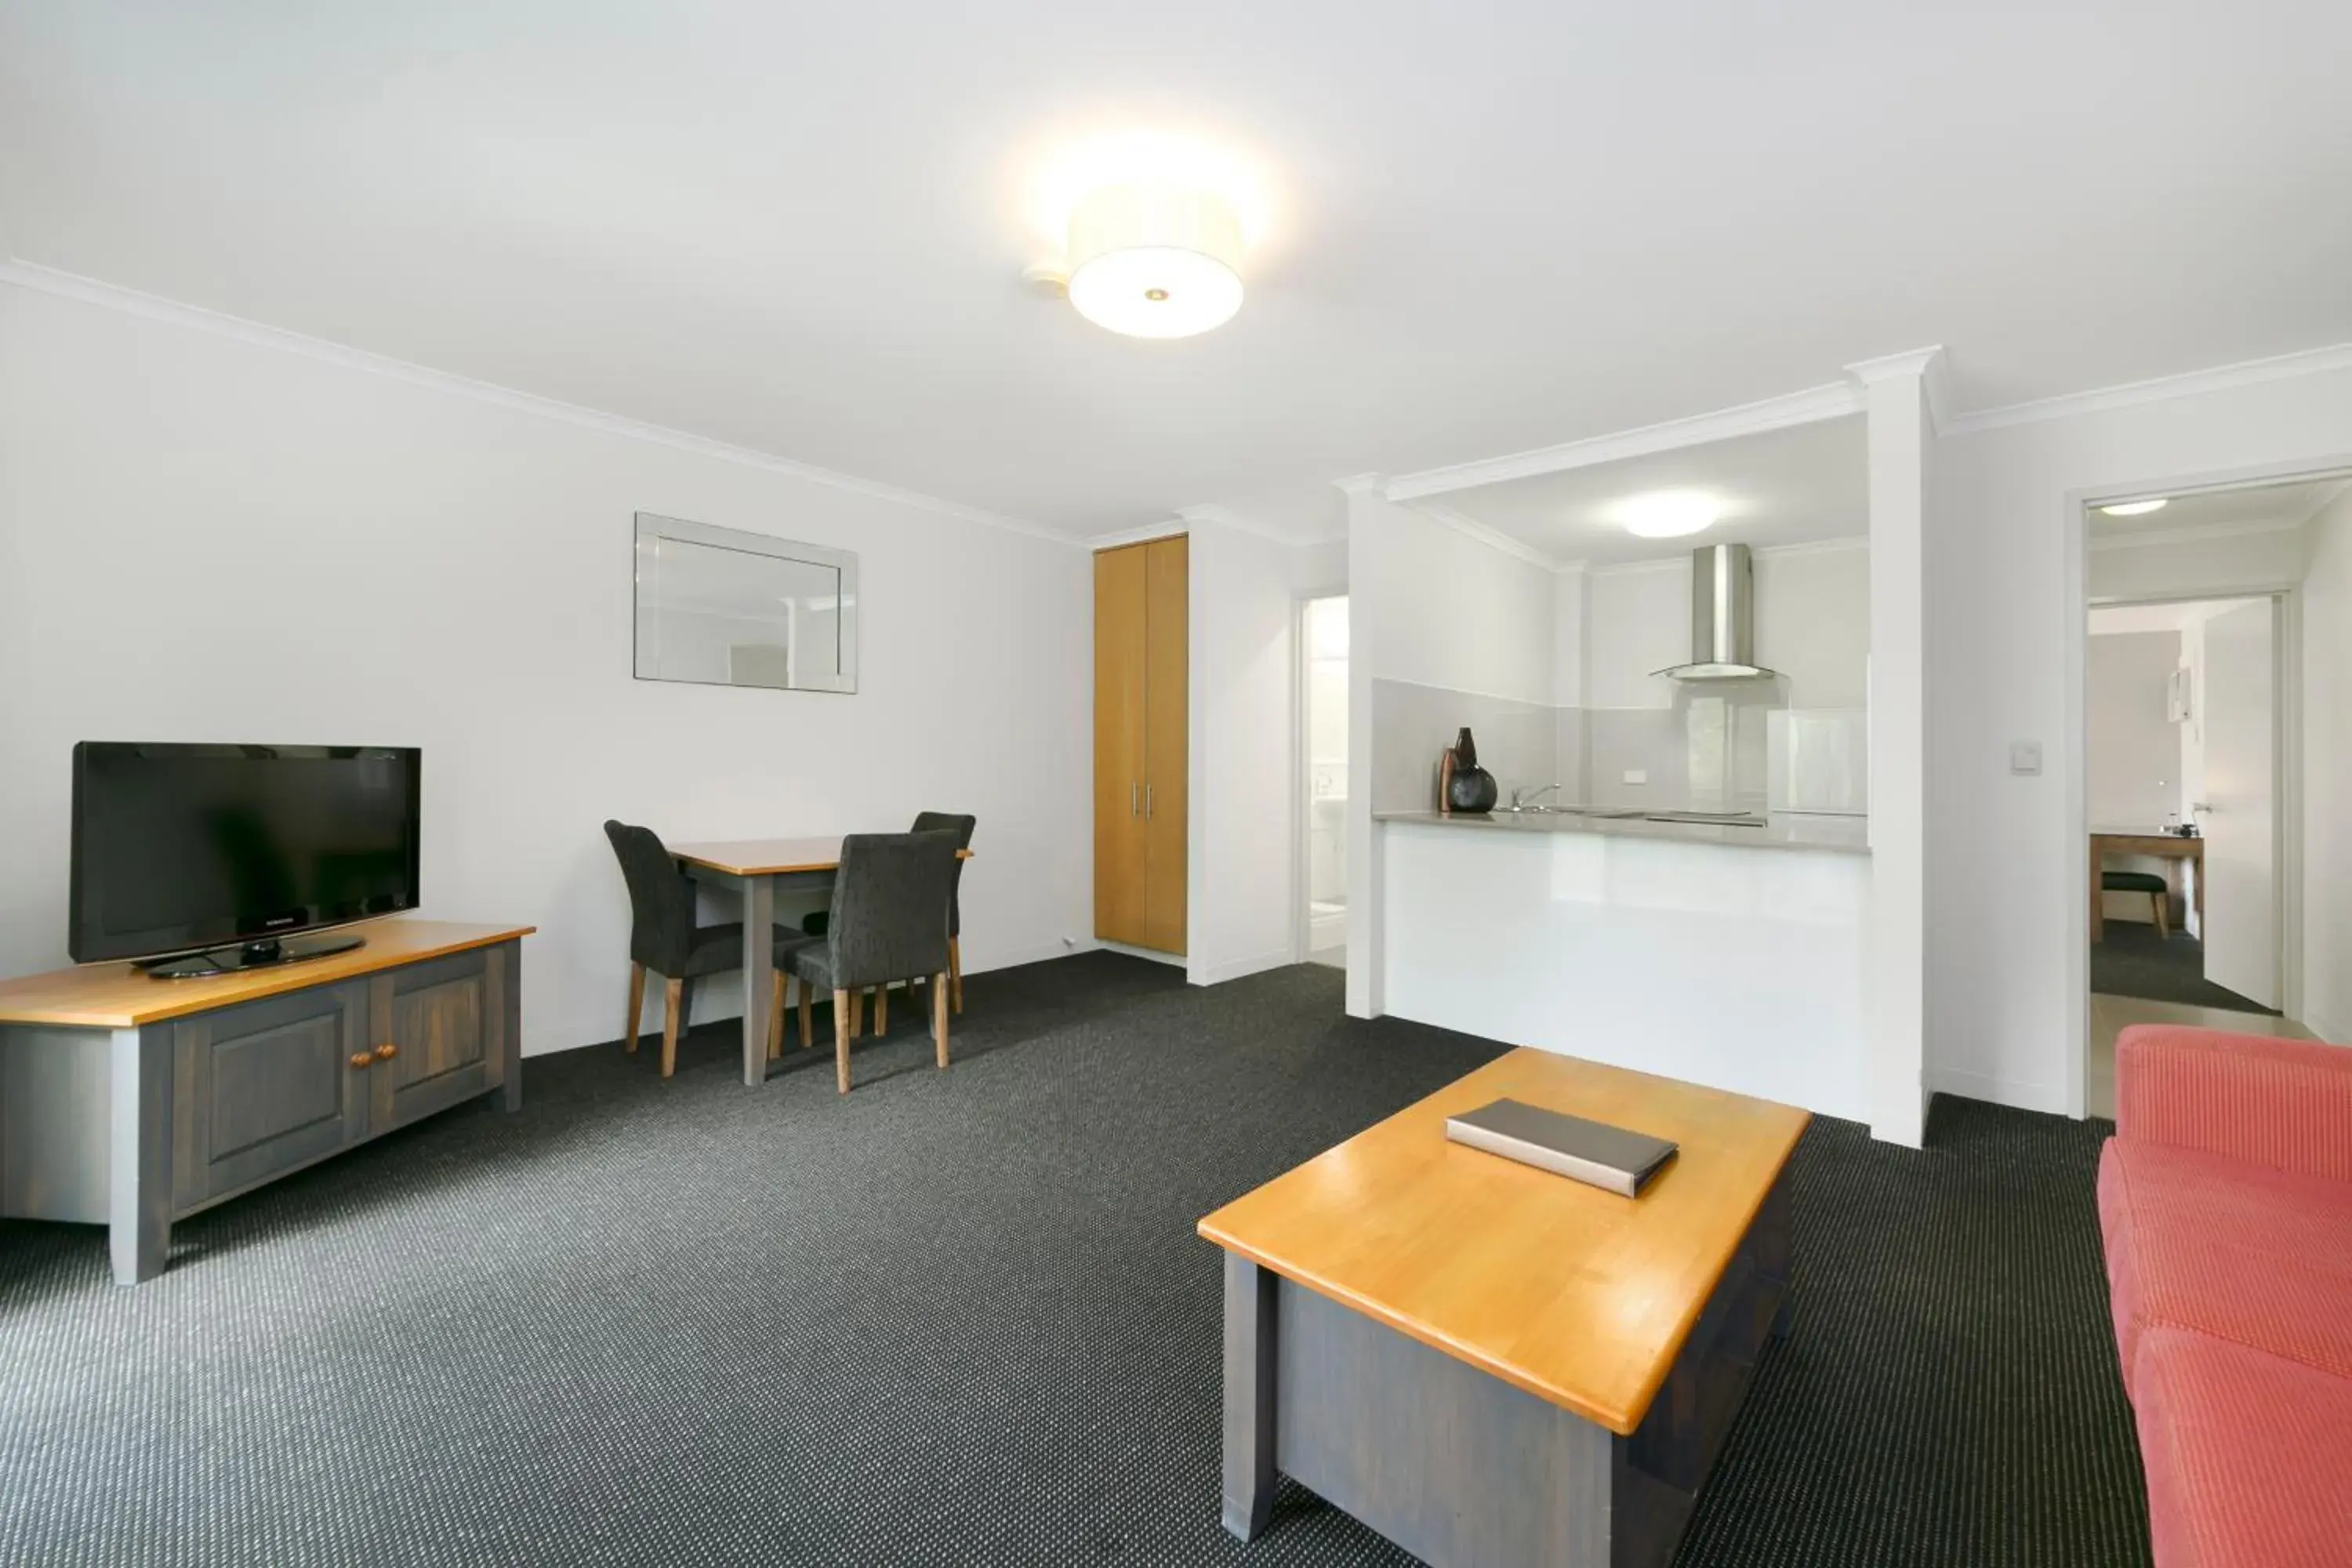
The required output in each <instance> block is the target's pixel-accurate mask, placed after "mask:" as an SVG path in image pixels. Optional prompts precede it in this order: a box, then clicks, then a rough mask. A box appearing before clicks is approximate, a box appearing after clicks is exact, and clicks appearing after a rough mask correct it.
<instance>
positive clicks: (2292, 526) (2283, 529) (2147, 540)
mask: <svg viewBox="0 0 2352 1568" xmlns="http://www.w3.org/2000/svg"><path fill="white" fill-rule="evenodd" d="M2312 515H2313V516H2317V515H2318V514H2317V513H2316V512H2315V513H2313V514H2312ZM2310 521H2311V518H2308V517H2306V518H2303V519H2300V520H2290V519H2287V518H2281V517H2263V518H2246V519H2242V520H2240V521H2236V522H2199V523H2190V524H2189V525H2188V526H2186V527H2183V528H2150V529H2134V530H2133V531H2131V532H2129V533H2100V534H2093V535H2092V536H2091V537H2090V538H2089V539H2087V540H2085V541H2084V547H2085V548H2087V549H2091V550H2138V549H2141V548H2142V547H2144V546H2147V545H2150V544H2194V543H2196V542H2199V541H2200V540H2207V539H2247V538H2251V537H2252V536H2254V535H2256V534H2262V533H2294V532H2298V531H2301V530H2302V529H2303V528H2304V527H2305V526H2306V525H2307V524H2309V522H2310Z"/></svg>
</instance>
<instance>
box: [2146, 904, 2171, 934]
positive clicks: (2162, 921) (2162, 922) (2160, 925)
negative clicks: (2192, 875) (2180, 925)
mask: <svg viewBox="0 0 2352 1568" xmlns="http://www.w3.org/2000/svg"><path fill="white" fill-rule="evenodd" d="M2147 901H2148V906H2149V908H2150V909H2151V910H2154V912H2155V914H2156V934H2157V936H2158V938H2159V939H2169V938H2170V937H2171V935H2172V932H2171V931H2169V930H2168V929H2167V928H2168V926H2169V925H2170V924H2171V921H2169V920H2168V918H2167V917H2168V914H2169V913H2170V911H2169V910H2166V909H2165V907H2164V906H2165V905H2167V904H2168V903H2170V902H2171V901H2172V899H2171V896H2170V895H2169V894H2167V893H2150V894H2149V895H2148V896H2147Z"/></svg>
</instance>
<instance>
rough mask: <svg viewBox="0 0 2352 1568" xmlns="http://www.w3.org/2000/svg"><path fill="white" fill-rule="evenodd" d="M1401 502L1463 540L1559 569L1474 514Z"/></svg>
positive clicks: (1548, 568)
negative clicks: (1465, 514) (1469, 514)
mask: <svg viewBox="0 0 2352 1568" xmlns="http://www.w3.org/2000/svg"><path fill="white" fill-rule="evenodd" d="M1402 505H1403V506H1404V509H1405V510H1407V511H1412V512H1418V513H1420V514H1421V515H1422V516H1423V517H1425V518H1427V519H1429V520H1430V521H1432V522H1438V523H1443V524H1444V525H1445V526H1446V527H1448V528H1450V529H1452V530H1453V531H1454V532H1456V533H1458V534H1461V535H1462V536H1463V537H1464V538H1465V539H1475V540H1476V541H1477V542H1479V543H1481V544H1483V545H1485V546H1486V548H1488V549H1489V550H1499V551H1501V552H1503V553H1504V554H1506V555H1508V556H1511V557H1513V558H1514V559H1516V560H1520V561H1524V562H1526V563H1528V565H1530V566H1540V567H1542V568H1543V569H1544V570H1545V571H1547V572H1557V571H1559V567H1560V563H1559V562H1558V561H1555V560H1554V559H1552V557H1550V556H1549V555H1547V554H1545V553H1544V552H1542V551H1540V550H1538V549H1537V548H1536V547H1535V546H1534V545H1532V544H1528V543H1526V542H1522V541H1520V540H1517V539H1514V538H1512V537H1511V536H1510V535H1509V534H1507V533H1505V532H1504V531H1502V530H1500V529H1497V528H1490V527H1488V526H1487V525H1486V524H1485V523H1483V522H1480V521H1478V520H1477V519H1476V518H1475V517H1465V516H1463V515H1462V514H1461V513H1460V512H1458V511H1455V510H1454V509H1453V508H1452V507H1449V506H1441V505H1439V504H1437V503H1435V502H1433V501H1406V502H1403V503H1402Z"/></svg>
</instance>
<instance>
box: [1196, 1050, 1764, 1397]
mask: <svg viewBox="0 0 2352 1568" xmlns="http://www.w3.org/2000/svg"><path fill="white" fill-rule="evenodd" d="M1503 1098H1509V1099H1512V1100H1524V1101H1526V1102H1527V1103H1528V1104H1530V1105H1540V1106H1543V1107H1545V1108H1547V1109H1549V1110H1560V1111H1566V1112H1567V1113H1569V1114H1570V1115H1572V1116H1581V1117H1585V1118H1588V1119H1589V1120H1591V1121H1607V1122H1611V1123H1612V1124H1614V1125H1617V1126H1621V1127H1629V1128H1633V1129H1634V1130H1636V1131H1643V1132H1648V1133H1652V1134H1654V1135H1656V1136H1658V1137H1661V1138H1671V1139H1673V1140H1674V1141H1675V1142H1676V1143H1678V1144H1680V1145H1681V1152H1680V1153H1679V1154H1678V1155H1677V1156H1676V1158H1675V1160H1674V1162H1673V1163H1670V1164H1669V1165H1668V1166H1667V1167H1666V1168H1665V1170H1664V1171H1663V1172H1662V1173H1660V1174H1659V1175H1658V1176H1657V1178H1656V1179H1655V1180H1654V1181H1653V1182H1652V1183H1651V1184H1650V1186H1649V1188H1648V1189H1647V1190H1646V1191H1645V1192H1644V1193H1643V1194H1642V1195H1641V1196H1640V1197H1639V1198H1624V1197H1620V1196H1618V1195H1617V1194H1614V1193H1608V1192H1603V1191H1601V1189H1600V1188H1597V1187H1591V1186H1587V1185H1585V1184H1582V1183H1580V1182H1575V1181H1571V1180H1570V1179H1569V1178H1568V1177H1566V1176H1561V1175H1556V1174H1554V1173H1551V1172H1549V1171H1540V1170H1537V1169H1535V1168H1533V1167H1531V1166H1528V1165H1522V1164H1519V1163H1516V1162H1514V1161H1510V1160H1506V1159H1503V1158H1500V1157H1499V1156H1496V1155H1494V1154H1488V1153H1485V1152H1481V1151H1479V1150H1476V1149H1471V1148H1467V1147H1465V1146H1464V1145H1463V1144H1459V1143H1454V1142H1448V1141H1447V1139H1446V1137H1445V1119H1446V1118H1447V1117H1448V1116H1451V1115H1453V1114H1454V1113H1456V1112H1458V1111H1464V1110H1475V1108H1477V1107H1478V1106H1481V1105H1484V1104H1486V1102H1487V1101H1489V1100H1498V1099H1503ZM1808 1120H1809V1118H1808V1116H1807V1114H1806V1113H1805V1112H1804V1111H1802V1110H1794V1109H1792V1108H1790V1107H1789V1106H1785V1105H1775V1104H1773V1103H1771V1102H1770V1101H1769V1100H1750V1099H1748V1098H1747V1097H1746V1096H1744V1095H1738V1094H1728V1093H1725V1092H1723V1091H1720V1090H1717V1089H1702V1088H1700V1087H1698V1086H1697V1085H1696V1084H1687V1083H1677V1082H1675V1080H1673V1079H1663V1078H1653V1077H1651V1076H1650V1075H1649V1074H1647V1073H1638V1072H1627V1071H1625V1070H1623V1069H1622V1068H1611V1067H1602V1066H1601V1065H1600V1064H1598V1063H1594V1062H1585V1061H1578V1060H1576V1059H1575V1058H1570V1057H1560V1056H1554V1055H1552V1054H1550V1053H1549V1052H1546V1051H1536V1050H1524V1049H1523V1050H1517V1051H1513V1052H1512V1053H1510V1055H1508V1056H1507V1057H1504V1058H1501V1059H1499V1060H1497V1061H1494V1062H1490V1063H1488V1064H1487V1065H1486V1067H1483V1068H1479V1069H1478V1070H1477V1071H1476V1072H1474V1073H1472V1074H1470V1075H1469V1076H1468V1077H1467V1078H1464V1079H1457V1080H1456V1081H1454V1083H1451V1084H1448V1085H1447V1086H1446V1087H1445V1088H1444V1089H1440V1090H1438V1091H1437V1092H1436V1093H1435V1094H1433V1095H1431V1096H1430V1097H1429V1098H1428V1099H1426V1100H1422V1101H1420V1102H1419V1103H1418V1104H1415V1105H1411V1106H1408V1107H1406V1108H1405V1109H1404V1110H1401V1111H1399V1112H1397V1113H1396V1114H1395V1115H1394V1116H1391V1117H1390V1118H1389V1119H1388V1120H1387V1121H1383V1122H1381V1123H1380V1124H1379V1125H1378V1126H1375V1127H1373V1128H1371V1129H1370V1130H1369V1131H1364V1132H1361V1133H1359V1134H1358V1135H1357V1136H1355V1137H1353V1138H1350V1139H1349V1140H1348V1142H1345V1143H1342V1144H1340V1145H1339V1147H1337V1148H1335V1149H1331V1150H1328V1151H1326V1152H1324V1153H1322V1154H1319V1155H1318V1156H1317V1157H1316V1158H1314V1159H1312V1160H1310V1161H1308V1162H1307V1163H1306V1164H1304V1165H1301V1166H1299V1167H1298V1168H1297V1169H1296V1170H1294V1171H1290V1172H1288V1173H1285V1174H1283V1175H1280V1176H1277V1177H1276V1178H1275V1179H1274V1180H1273V1181H1271V1182H1268V1183H1267V1184H1265V1185H1264V1186H1262V1187H1260V1188H1258V1189H1257V1190H1256V1191H1255V1192H1254V1193H1251V1194H1247V1195H1246V1196H1244V1197H1241V1198H1238V1199H1236V1200H1234V1202H1233V1203H1230V1204H1228V1205H1225V1206H1224V1207H1223V1208H1221V1209H1219V1210H1218V1211H1217V1212H1216V1213H1214V1214H1213V1215H1209V1217H1208V1218H1206V1219H1204V1220H1202V1222H1201V1226H1200V1229H1201V1234H1202V1236H1204V1237H1207V1238H1208V1239H1209V1240H1211V1241H1213V1242H1215V1243H1216V1244H1217V1245H1218V1246H1220V1247H1224V1248H1226V1249H1227V1250H1229V1251H1232V1252H1235V1253H1239V1254H1240V1255H1242V1256H1243V1257H1244V1258H1249V1259H1251V1260H1252V1261H1253V1262H1255V1263H1257V1264H1259V1265H1261V1266H1262V1267H1264V1268H1270V1269H1272V1270H1274V1271H1275V1272H1276V1273H1277V1274H1279V1275H1281V1276H1283V1277H1284V1278H1285V1279H1290V1280H1293V1281H1296V1282H1297V1283H1298V1284H1300V1285H1303V1286H1306V1287H1307V1289H1312V1290H1315V1291H1318V1292H1319V1293H1321V1294H1322V1295H1325V1296H1328V1297H1329V1298H1330V1299H1331V1300H1335V1301H1339V1302H1340V1303H1342V1304H1344V1305H1346V1306H1348V1307H1350V1308H1353V1309H1354V1310H1357V1311H1360V1312H1362V1313H1364V1314H1365V1315H1366V1316H1367V1317H1370V1318H1372V1319H1374V1320H1375V1321H1379V1322H1382V1323H1386V1324H1387V1325H1388V1326H1389V1327H1391V1328H1393V1329H1395V1330H1397V1331H1399V1332H1401V1333H1405V1334H1410V1335H1411V1336H1412V1337H1413V1338H1414V1339H1416V1340H1419V1341H1421V1342H1423V1344H1426V1345H1430V1346H1432V1347H1433V1348H1435V1349H1437V1350H1441V1351H1444V1352H1445V1353H1446V1354H1448V1355H1451V1356H1454V1357H1455V1358H1457V1359H1459V1360H1461V1361H1465V1362H1467V1363H1470V1364H1471V1365H1473V1366H1475V1367H1477V1368H1479V1369H1480V1370H1481V1371H1484V1372H1486V1373H1491V1374H1492V1375H1494V1376H1496V1377H1499V1378H1501V1379H1502V1380H1503V1381H1505V1382H1506V1383H1508V1384H1512V1385H1513V1386H1514V1387H1517V1388H1521V1389H1524V1390H1526V1391H1527V1392H1528V1393H1529V1394H1534V1395H1536V1396H1537V1397H1538V1398H1540V1399H1545V1400H1549V1401H1550V1402H1551V1403H1552V1404H1554V1405H1559V1406H1561V1407H1563V1408H1565V1409H1568V1410H1571V1411H1573V1412H1575V1413H1576V1414H1577V1415H1581V1416H1583V1417H1585V1418H1586V1419H1588V1420H1591V1421H1596V1422H1599V1423H1600V1424H1601V1426H1606V1427H1608V1428H1609V1429H1610V1430H1611V1431H1612V1432H1617V1433H1620V1434H1625V1435H1630V1434H1631V1433H1632V1432H1633V1429H1634V1428H1635V1427H1636V1426H1640V1425H1641V1421H1642V1417H1643V1415H1644V1414H1645V1413H1646V1412H1647V1411H1648V1409H1649V1407H1650V1401H1651V1399H1652V1398H1653V1397H1654V1395H1655V1394H1656V1393H1657V1391H1658V1388H1659V1385H1660V1384H1663V1383H1664V1380H1665V1376H1666V1373H1667V1372H1668V1371H1669V1370H1670V1369H1671V1368H1672V1367H1673V1365H1674V1361H1675V1355H1676V1353H1677V1352H1680V1351H1681V1349H1682V1346H1683V1342H1684V1341H1685V1339H1687V1338H1688V1337H1689V1335H1690V1331H1691V1329H1692V1326H1693V1325H1694V1324H1695V1323H1696V1321H1698V1316H1699V1313H1700V1311H1701V1310H1702V1309H1703V1308H1705V1306H1706V1301H1707V1298H1708V1297H1709V1296H1710V1295H1711V1294H1712V1293H1713V1292H1714V1289H1715V1287H1716V1284H1717V1281H1718V1280H1719V1279H1721V1278H1722V1276H1723V1272H1724V1270H1725V1268H1727V1266H1728V1265H1729V1263H1730V1261H1731V1259H1732V1257H1733V1255H1734V1254H1735V1253H1736V1252H1737V1251H1738V1247H1739V1244H1740V1241H1741V1239H1742V1238H1743V1237H1745V1236H1746V1235H1747V1233H1748V1226H1749V1225H1750V1224H1751V1223H1752V1222H1753V1221H1754V1220H1755V1218H1756V1216H1757V1214H1758V1212H1759V1210H1760V1209H1761V1208H1762V1206H1763V1204H1764V1200H1765V1198H1766V1196H1767V1195H1768V1194H1769V1193H1770V1192H1771V1190H1772V1185H1773V1183H1774V1182H1775V1181H1777V1180H1778V1179H1779V1177H1780V1169H1781V1167H1782V1166H1783V1165H1784V1164H1786V1163H1787V1162H1788V1159H1789V1154H1790V1151H1791V1150H1793V1149H1794V1148H1795V1147H1796V1143H1797V1136H1798V1134H1799V1133H1801V1132H1802V1131H1804V1127H1805V1123H1806V1121H1808Z"/></svg>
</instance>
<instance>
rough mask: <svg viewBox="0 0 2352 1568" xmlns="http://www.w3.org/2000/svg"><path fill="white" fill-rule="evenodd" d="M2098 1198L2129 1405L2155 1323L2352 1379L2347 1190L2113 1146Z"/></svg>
mask: <svg viewBox="0 0 2352 1568" xmlns="http://www.w3.org/2000/svg"><path fill="white" fill-rule="evenodd" d="M2098 1201H2099V1226H2100V1229H2101V1231H2102V1233H2103V1234H2104V1236H2105V1244H2106V1261H2107V1284H2108V1290H2109V1307H2110V1310H2112V1311H2113V1313H2114V1316H2115V1324H2116V1349H2117V1351H2118V1352H2119V1360H2120V1363H2121V1365H2122V1367H2123V1371H2124V1384H2125V1388H2126V1391H2127V1392H2130V1393H2132V1394H2133V1395H2134V1397H2137V1388H2136V1386H2135V1379H2136V1376H2137V1373H2136V1372H2135V1370H2134V1369H2135V1367H2136V1364H2137V1353H2138V1344H2137V1342H2138V1340H2139V1337H2140V1336H2141V1335H2142V1334H2143V1333H2144V1332H2146V1331H2147V1330H2148V1329H2150V1328H2153V1327H2155V1326H2157V1325H2159V1324H2170V1325H2173V1326H2176V1327H2180V1328H2189V1329H2196V1330H2200V1331H2203V1332H2205V1333H2208V1334H2211V1335H2214V1336H2216V1337H2218V1338H2221V1339H2226V1340H2231V1341H2234V1342H2238V1343H2240V1344H2243V1345H2247V1346H2251V1347H2252V1348H2253V1349H2256V1350H2262V1351H2267V1352H2271V1353H2272V1354H2274V1355H2280V1356H2284V1357H2286V1358H2288V1359H2289V1360H2293V1361H2298V1362H2302V1363H2305V1364H2306V1365H2310V1366H2313V1367H2316V1368H2318V1369H2320V1370H2321V1371H2324V1372H2329V1373H2336V1374H2338V1375H2341V1376H2347V1377H2352V1183H2345V1182H2337V1181H2332V1180H2329V1179H2327V1178H2326V1177H2320V1176H2308V1175H2303V1174H2300V1173H2295V1172H2292V1171H2282V1170H2277V1169H2273V1168H2271V1167H2268V1166H2263V1165H2252V1164H2247V1163H2243V1162H2242V1161H2238V1160H2232V1159H2230V1158H2229V1157H2227V1156H2225V1155H2221V1154H2209V1153H2206V1152H2202V1151H2200V1150H2194V1149H2180V1148H2174V1147H2170V1146H2168V1145H2164V1144H2154V1143H2139V1142H2133V1141H2132V1140H2130V1139H2127V1138H2116V1139H2110V1140H2108V1142H2107V1145H2106V1147H2105V1149H2104V1150H2103V1151H2101V1152H2100V1156H2099V1187H2098Z"/></svg>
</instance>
